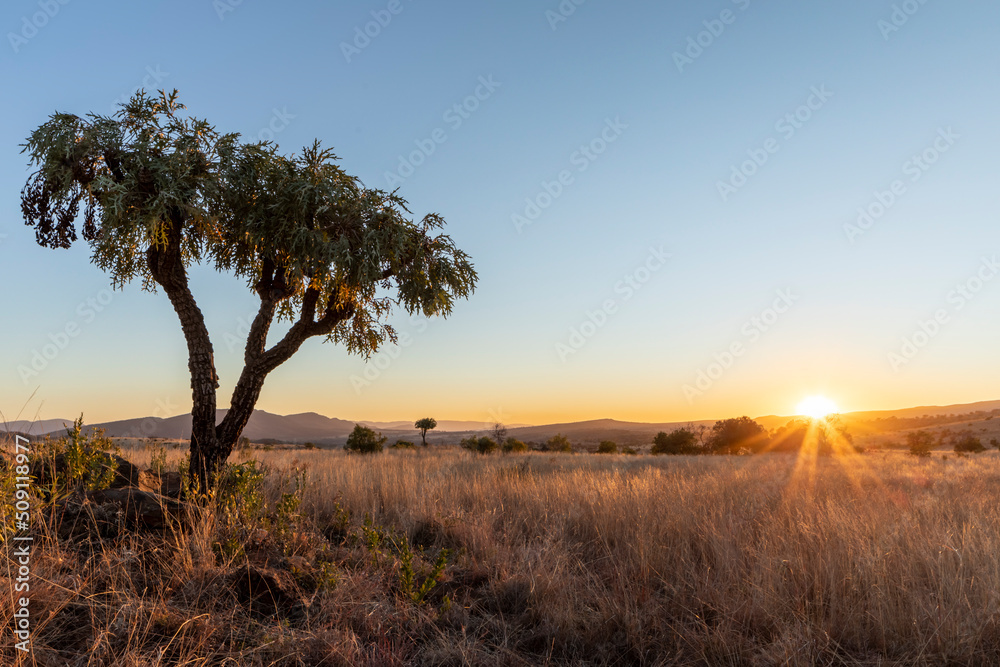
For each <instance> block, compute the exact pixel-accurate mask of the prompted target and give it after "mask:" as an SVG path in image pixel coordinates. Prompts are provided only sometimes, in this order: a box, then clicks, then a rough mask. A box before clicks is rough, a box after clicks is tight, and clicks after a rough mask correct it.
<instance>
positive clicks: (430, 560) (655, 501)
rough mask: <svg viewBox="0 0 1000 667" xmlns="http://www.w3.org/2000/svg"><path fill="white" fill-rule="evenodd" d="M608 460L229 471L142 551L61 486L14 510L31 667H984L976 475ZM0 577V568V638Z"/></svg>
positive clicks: (997, 475)
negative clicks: (21, 543)
mask: <svg viewBox="0 0 1000 667" xmlns="http://www.w3.org/2000/svg"><path fill="white" fill-rule="evenodd" d="M609 449H610V448H609V447H605V448H604V450H605V452H606V453H605V454H604V455H601V456H597V455H569V454H564V453H554V452H553V453H550V452H545V453H540V452H521V453H508V454H504V453H502V452H496V453H493V454H491V455H488V456H484V455H481V454H478V453H475V452H468V451H464V450H461V449H448V448H435V447H431V448H423V447H415V448H398V449H393V448H388V449H387V450H386V451H383V452H380V453H377V454H372V455H362V454H358V453H348V452H345V451H343V450H338V451H332V452H331V451H322V450H318V449H312V450H306V449H299V450H294V451H288V450H284V451H262V450H258V449H255V448H251V447H244V448H241V450H240V451H239V452H238V454H236V455H234V456H233V458H231V459H230V464H229V466H228V467H227V468H226V473H225V477H224V478H223V483H222V485H221V486H220V491H219V493H218V495H217V496H216V498H215V499H214V500H213V502H212V503H211V504H210V505H209V506H208V507H207V508H193V507H189V508H188V510H187V511H185V512H182V513H179V514H178V515H176V516H174V517H172V518H171V520H170V521H168V525H167V526H166V527H164V528H156V529H151V528H148V527H146V528H140V527H138V526H135V525H133V521H132V520H131V519H130V516H129V514H128V512H117V513H116V512H115V511H113V507H109V506H108V505H107V504H102V503H101V502H100V499H99V498H98V500H88V501H86V502H84V501H83V498H84V497H86V496H84V495H83V490H82V489H80V488H79V486H78V487H76V491H75V492H74V493H75V495H71V496H69V497H68V498H64V499H63V500H62V502H63V503H64V505H63V506H61V507H57V506H56V505H54V504H53V502H54V499H52V500H50V502H49V503H48V504H45V503H42V499H39V501H38V502H39V504H37V505H36V509H35V511H34V514H33V517H32V533H33V534H34V536H35V538H36V542H35V546H34V549H35V550H34V552H33V553H34V556H33V561H32V568H33V571H32V576H33V579H32V582H31V592H30V596H31V603H30V608H31V613H32V619H33V622H34V626H33V633H34V634H33V640H32V643H33V650H34V656H33V659H34V664H38V665H60V666H62V665H126V666H128V665H167V664H183V665H224V664H228V665H373V666H374V665H410V664H414V665H466V664H469V665H585V664H586V665H590V664H595V665H667V664H694V665H778V664H784V665H815V664H838V665H868V664H871V665H876V664H877V665H940V664H983V665H987V664H995V662H996V657H997V656H998V655H1000V614H998V612H1000V559H998V558H997V556H996V554H997V553H1000V509H998V508H1000V455H998V454H996V453H985V454H980V455H979V456H976V457H956V456H954V455H952V456H950V457H949V458H948V459H944V458H943V457H942V456H940V455H938V453H935V454H934V455H931V456H927V457H911V456H907V455H905V453H901V452H876V453H867V454H864V455H859V454H857V453H855V452H853V451H845V452H844V453H843V454H834V455H830V456H818V455H815V454H816V452H815V451H814V452H808V451H803V452H802V453H800V454H788V453H778V454H762V455H757V456H698V457H693V456H683V455H681V456H648V455H640V456H622V455H615V454H612V453H611V452H610V451H608V450H609ZM84 450H86V448H84ZM122 453H123V454H124V455H125V457H126V458H129V459H131V460H132V461H133V462H134V463H136V464H138V466H139V467H141V468H143V469H147V468H155V467H157V466H160V467H161V468H163V469H164V470H167V471H169V470H177V468H178V466H179V465H183V463H184V459H183V456H182V454H183V450H181V449H172V448H169V447H168V448H166V449H163V448H161V447H159V446H156V447H151V448H140V449H133V450H129V449H125V450H124V451H123V452H122ZM88 456H90V454H88ZM84 458H85V459H86V457H84ZM87 460H91V459H87ZM83 469H85V470H91V471H92V470H93V469H94V468H93V466H91V464H90V463H87V462H86V461H85V464H84V465H83V468H81V470H83ZM148 474H152V473H143V475H148ZM87 475H90V473H87ZM82 479H83V477H81V478H80V479H78V480H77V482H78V483H79V482H80V481H81V480H82ZM86 479H92V476H86ZM102 481H106V480H102ZM66 483H67V484H70V482H66ZM95 498H96V496H95ZM67 503H68V505H70V506H72V511H70V509H68V508H67V505H66V504H67ZM5 518H6V517H5ZM13 572H14V565H13V563H12V561H11V560H10V556H9V550H8V560H7V565H6V572H5V575H6V578H7V581H5V582H4V588H3V590H4V591H5V592H7V594H6V595H5V596H4V597H3V601H2V602H0V623H3V625H4V627H11V622H12V618H11V614H12V612H13V604H14V603H13V600H12V595H13V593H12V591H13V585H12V584H13V582H12V578H13V576H14V575H13ZM13 641H14V640H13V639H11V636H10V633H4V634H3V635H2V643H0V662H3V664H14V663H15V661H16V660H17V658H18V656H17V654H16V652H15V650H14V648H13Z"/></svg>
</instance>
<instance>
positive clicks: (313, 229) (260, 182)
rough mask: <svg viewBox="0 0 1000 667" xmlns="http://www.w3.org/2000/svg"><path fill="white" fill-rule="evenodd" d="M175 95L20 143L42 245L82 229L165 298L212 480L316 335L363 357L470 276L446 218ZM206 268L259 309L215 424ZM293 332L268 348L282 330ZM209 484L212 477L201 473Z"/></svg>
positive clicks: (118, 281)
mask: <svg viewBox="0 0 1000 667" xmlns="http://www.w3.org/2000/svg"><path fill="white" fill-rule="evenodd" d="M183 109H184V106H183V105H182V104H181V103H180V102H179V101H178V98H177V91H173V92H172V93H165V92H163V91H161V92H160V94H159V96H157V97H152V96H149V95H147V94H146V93H145V92H140V93H137V94H136V95H135V96H134V97H133V98H132V99H131V100H130V101H129V102H128V103H126V104H124V105H122V108H121V109H120V110H119V111H118V112H117V113H116V114H114V115H113V116H103V115H99V114H89V115H86V116H78V115H74V114H69V113H55V114H53V115H52V116H51V117H50V118H49V120H48V121H47V122H46V123H44V124H43V125H41V126H40V127H39V128H38V129H36V130H35V131H34V132H32V133H31V135H30V136H29V137H28V139H27V142H26V143H25V144H24V152H26V153H27V155H28V157H29V161H30V164H31V165H33V166H36V167H37V171H36V172H34V173H33V174H32V175H31V176H30V177H29V179H28V182H27V184H26V185H25V187H24V189H23V191H22V197H21V209H22V213H23V215H24V218H25V221H26V223H27V224H28V225H31V226H33V227H34V228H35V233H36V238H37V241H38V243H39V244H41V245H43V246H46V247H50V248H67V247H69V246H70V245H71V244H72V243H73V242H74V241H76V240H77V225H78V219H79V218H80V217H81V209H82V224H81V225H80V234H81V235H82V237H83V239H84V240H85V241H86V242H87V243H88V244H89V245H90V247H91V249H92V251H93V255H92V261H93V262H94V263H95V264H97V265H98V266H100V267H101V268H102V269H104V270H105V271H107V272H108V273H109V274H110V276H111V280H112V283H113V284H114V285H115V286H116V287H121V286H123V285H125V284H126V283H129V282H130V281H133V280H135V279H141V280H142V282H143V286H144V287H145V288H146V289H149V290H154V291H155V290H156V289H157V288H160V289H162V290H163V291H164V292H165V293H166V294H167V296H168V298H169V299H170V302H171V304H172V305H173V307H174V310H175V311H176V312H177V314H178V317H179V319H180V322H181V328H182V330H183V333H184V336H185V339H186V341H187V344H188V356H189V360H188V367H189V370H190V372H191V378H192V389H193V399H194V400H193V408H192V415H193V426H192V443H191V447H192V470H194V469H195V468H198V467H200V469H201V472H205V471H208V472H211V471H213V470H214V469H215V468H217V467H218V465H219V464H220V462H221V461H222V460H225V456H228V454H229V452H230V451H231V450H232V445H233V444H234V443H235V442H236V440H237V438H238V437H239V434H240V432H241V431H242V429H243V427H244V426H245V425H246V420H247V419H249V416H250V413H251V412H252V410H253V405H254V404H255V403H256V400H257V398H258V396H259V393H260V389H261V387H262V385H263V381H264V378H265V377H266V375H267V374H268V373H269V372H270V371H272V370H273V369H274V368H276V367H277V366H279V365H280V364H281V363H283V362H284V361H286V360H287V359H288V358H289V357H291V356H292V355H293V354H294V353H295V352H296V351H297V350H298V349H299V347H300V346H301V344H302V343H303V342H304V341H305V340H306V339H308V338H310V337H314V336H321V337H324V338H325V339H326V340H328V341H330V342H334V343H340V344H343V345H344V346H345V347H346V348H347V350H348V351H349V352H352V353H359V354H363V355H370V354H372V353H373V352H374V351H376V350H377V349H378V348H379V346H380V345H382V344H383V343H385V342H387V341H391V342H395V340H396V335H395V331H394V330H393V328H392V327H391V326H390V325H389V324H388V323H387V317H388V315H389V314H390V312H391V311H392V308H393V306H396V305H398V306H401V307H402V308H403V309H405V310H406V311H408V312H410V313H415V312H421V313H422V314H424V315H425V316H431V315H445V316H446V315H448V314H450V313H451V311H452V308H453V305H454V302H455V300H456V299H457V298H466V297H468V296H469V295H471V293H472V292H473V290H474V288H475V283H476V279H477V276H476V272H475V270H474V268H473V265H472V263H471V261H470V258H469V257H468V255H467V254H466V253H465V252H463V251H462V250H460V249H459V248H458V247H457V246H456V245H455V244H454V242H453V241H452V240H451V238H450V237H448V236H447V235H444V234H440V233H437V230H439V229H440V228H441V227H442V226H443V225H444V220H443V219H442V218H441V217H440V216H439V215H437V214H434V213H431V214H428V215H426V216H425V217H424V218H423V219H422V220H420V221H419V222H416V221H414V220H412V219H411V218H410V217H409V216H410V211H409V210H408V209H407V207H406V202H405V201H404V200H403V199H402V198H401V197H399V196H398V195H397V194H396V193H394V192H393V193H390V192H384V191H382V190H377V189H369V188H366V187H365V186H364V185H363V184H362V183H361V182H360V181H359V180H358V179H357V178H355V177H353V176H350V175H349V174H347V173H346V172H345V171H344V170H343V169H341V168H340V166H338V164H337V157H336V156H335V155H334V153H333V152H332V151H331V150H330V149H328V148H323V147H322V146H321V144H320V143H319V142H318V141H317V142H315V143H313V144H312V145H311V146H307V147H306V148H304V149H303V150H302V152H301V153H300V154H297V155H296V154H292V155H284V154H281V153H280V152H279V151H278V147H277V146H276V145H274V144H273V143H270V142H266V141H265V142H251V143H244V142H242V141H240V137H239V135H238V134H235V133H226V134H222V133H219V132H218V131H217V130H216V129H215V128H214V127H213V126H212V125H210V124H209V123H208V122H207V121H206V120H201V119H196V118H192V117H188V116H184V115H183V114H182V113H181V112H182V110H183ZM195 263H207V264H211V265H213V266H214V267H215V268H216V269H218V270H219V271H225V272H230V273H232V274H234V275H235V276H237V277H239V278H241V279H243V280H244V281H245V282H246V284H247V287H248V288H249V289H250V290H252V291H253V292H254V293H256V294H257V296H258V297H259V299H260V308H259V311H258V314H257V316H256V317H255V319H254V321H253V323H252V324H251V327H250V332H249V334H248V337H247V344H246V350H245V355H244V359H245V366H244V370H243V373H242V374H241V376H240V379H239V382H238V383H237V386H236V390H235V391H234V393H233V397H232V400H231V401H230V410H229V413H228V414H227V416H226V419H225V420H224V421H223V422H222V423H221V424H219V425H218V427H216V424H215V408H216V405H215V403H216V401H215V390H216V388H217V387H218V376H217V375H216V372H215V363H214V356H213V350H212V345H211V341H210V339H209V336H208V331H207V328H206V327H205V322H204V317H203V316H202V313H201V311H200V309H199V308H198V305H197V303H196V301H195V299H194V296H193V295H192V293H191V291H190V289H189V286H188V277H187V267H189V266H190V265H192V264H195ZM275 320H278V321H282V320H283V321H287V322H288V323H290V328H289V329H288V331H287V333H285V335H284V336H283V337H282V338H281V339H280V340H279V341H277V342H276V343H275V344H274V345H272V346H270V347H268V346H267V336H268V331H269V329H270V327H271V325H272V323H273V322H274V321H275ZM203 480H204V475H203Z"/></svg>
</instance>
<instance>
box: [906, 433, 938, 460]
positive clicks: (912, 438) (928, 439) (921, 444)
mask: <svg viewBox="0 0 1000 667" xmlns="http://www.w3.org/2000/svg"><path fill="white" fill-rule="evenodd" d="M906 444H907V445H908V446H909V448H910V455H911V456H919V457H927V456H930V455H931V450H932V449H934V436H933V434H931V433H929V432H927V431H911V432H910V433H907V434H906Z"/></svg>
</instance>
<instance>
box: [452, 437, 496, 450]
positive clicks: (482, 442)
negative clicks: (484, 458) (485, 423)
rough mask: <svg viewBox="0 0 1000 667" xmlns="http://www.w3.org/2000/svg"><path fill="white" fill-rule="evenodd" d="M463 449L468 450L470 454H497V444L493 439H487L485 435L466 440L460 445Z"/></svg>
mask: <svg viewBox="0 0 1000 667" xmlns="http://www.w3.org/2000/svg"><path fill="white" fill-rule="evenodd" d="M460 444H461V445H462V448H463V449H468V450H469V451H470V452H476V453H478V454H490V453H491V452H495V451H496V449H497V443H496V442H494V441H493V439H492V438H487V437H486V436H485V435H483V436H479V437H476V436H474V435H472V436H469V437H468V438H465V439H464V440H462V442H461V443H460Z"/></svg>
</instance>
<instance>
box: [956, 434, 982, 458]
mask: <svg viewBox="0 0 1000 667" xmlns="http://www.w3.org/2000/svg"><path fill="white" fill-rule="evenodd" d="M985 451H986V447H985V446H983V443H982V441H981V440H980V439H979V438H977V437H976V436H974V435H966V436H964V437H962V438H961V439H960V440H957V441H956V442H955V452H956V453H959V452H963V453H968V454H978V453H979V452H985Z"/></svg>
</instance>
